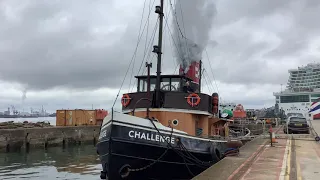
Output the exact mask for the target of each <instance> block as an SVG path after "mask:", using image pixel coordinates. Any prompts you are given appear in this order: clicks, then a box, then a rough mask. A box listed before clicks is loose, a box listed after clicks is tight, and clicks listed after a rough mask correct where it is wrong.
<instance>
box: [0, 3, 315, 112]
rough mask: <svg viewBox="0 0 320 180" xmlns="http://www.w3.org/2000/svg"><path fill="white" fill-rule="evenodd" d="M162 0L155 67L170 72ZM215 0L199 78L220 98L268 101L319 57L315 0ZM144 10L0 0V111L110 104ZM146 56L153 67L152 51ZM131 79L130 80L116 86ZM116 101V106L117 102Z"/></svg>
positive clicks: (153, 18)
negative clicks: (160, 47)
mask: <svg viewBox="0 0 320 180" xmlns="http://www.w3.org/2000/svg"><path fill="white" fill-rule="evenodd" d="M152 2H153V0H150V1H149V0H147V3H146V4H145V11H144V18H143V21H142V23H143V24H142V27H141V29H142V28H143V27H144V25H145V23H146V22H147V15H148V13H149V6H150V8H151V13H150V18H149V23H147V25H146V26H145V31H144V34H143V35H142V38H141V42H140V43H139V47H138V51H137V56H136V58H135V61H134V63H133V64H134V67H133V68H130V71H129V73H128V76H131V74H132V71H133V74H134V75H136V74H138V69H139V67H140V64H141V61H142V59H143V56H144V52H146V51H145V49H146V48H145V47H146V46H145V44H146V43H145V42H146V36H147V35H148V39H147V40H148V41H149V40H150V39H151V35H152V34H153V30H154V27H155V25H156V22H157V14H155V13H154V6H155V5H158V0H156V3H155V4H154V5H152ZM165 2H166V7H165V9H166V11H165V12H166V15H165V16H166V18H167V20H168V21H167V23H165V27H164V41H163V43H164V52H163V53H164V60H163V71H162V72H163V73H174V71H175V68H174V67H176V65H175V63H176V61H175V60H174V59H173V56H174V52H173V50H172V49H173V48H175V47H174V45H173V43H172V39H171V36H170V33H169V31H170V30H172V29H173V28H172V27H171V26H172V23H171V20H170V19H171V18H172V16H173V15H172V13H170V12H169V10H170V4H169V3H168V2H169V1H165ZM172 2H174V0H172ZM150 3H151V5H150ZM214 3H215V7H216V9H215V10H214V9H213V11H216V14H215V17H214V19H213V20H212V22H208V23H212V28H211V30H210V34H209V37H210V39H209V41H208V45H207V47H206V50H207V52H208V55H209V59H208V58H207V56H206V55H205V54H203V62H204V64H205V67H206V72H207V73H205V76H206V77H207V79H208V80H211V81H212V83H211V82H209V83H208V84H210V86H209V89H208V88H207V87H203V89H204V90H205V91H206V92H210V93H212V91H218V92H219V93H220V96H221V98H222V100H223V101H224V102H234V103H241V104H243V105H244V107H245V108H261V107H269V106H272V105H274V102H275V100H274V97H273V95H272V92H274V91H280V87H281V86H280V84H286V83H287V78H288V69H290V68H296V67H298V66H301V65H306V64H307V63H310V62H317V61H319V56H320V53H319V50H320V48H319V47H320V46H319V43H320V23H318V20H317V17H320V1H319V0H281V1H280V0H261V1H256V0H241V1H235V0H214ZM143 7H144V0H135V1H132V0H117V1H116V0H95V1H92V0H60V1H59V0H57V1H53V0H42V1H35V0H23V1H21V0H1V1H0V58H1V60H0V62H1V65H0V110H5V109H6V107H8V106H9V105H14V106H15V107H16V108H18V109H19V110H22V109H24V110H25V111H27V110H28V111H29V110H30V107H33V108H34V109H37V108H40V107H41V105H43V106H44V108H45V109H47V110H48V111H51V112H54V111H55V110H56V109H60V108H70V109H72V108H91V107H92V105H93V107H94V108H105V109H108V108H110V107H111V106H112V103H113V101H114V99H115V97H116V94H117V93H118V90H119V87H120V85H121V82H122V80H123V78H124V76H125V72H126V70H127V68H128V66H129V63H130V61H131V58H132V56H133V53H134V50H135V47H136V44H137V40H138V33H139V27H140V22H141V16H142V12H143ZM184 13H189V14H190V13H192V11H189V10H188V11H186V12H184ZM185 17H186V18H185V19H184V21H185V22H187V21H188V19H187V17H188V16H185ZM156 43H157V37H156V38H155V40H154V43H153V44H156ZM153 44H152V45H153ZM147 52H148V53H146V54H147V55H148V54H149V52H150V51H147ZM148 59H149V60H150V61H152V62H153V63H154V66H153V69H152V72H155V69H156V67H155V62H156V61H155V57H154V56H153V55H151V56H150V57H149V58H148ZM209 60H210V64H211V66H212V69H211V68H210V66H209V63H208V61H209ZM143 67H144V65H143ZM131 69H133V70H131ZM211 70H212V71H211ZM142 71H143V70H141V71H140V73H139V74H141V73H142ZM213 76H214V78H213ZM214 79H215V81H214ZM130 82H131V86H130V87H129V84H130ZM215 84H217V86H216V85H215ZM133 85H134V82H133V80H132V78H131V80H130V78H127V79H126V81H125V85H124V86H123V88H122V91H121V93H122V92H127V91H129V90H132V89H133V88H132V86H133ZM204 85H207V84H204ZM217 87H218V90H216V88H217ZM120 97H121V94H120ZM116 107H121V106H120V103H119V102H118V103H117V105H116Z"/></svg>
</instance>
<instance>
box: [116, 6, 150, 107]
mask: <svg viewBox="0 0 320 180" xmlns="http://www.w3.org/2000/svg"><path fill="white" fill-rule="evenodd" d="M154 2H155V0H154V1H153V3H154ZM150 13H151V11H149V14H148V18H149V17H150ZM146 25H147V23H146V24H145V25H144V27H143V30H142V33H141V36H140V37H139V38H138V41H137V44H136V47H135V50H134V53H133V56H132V58H131V60H130V63H129V66H128V68H127V70H126V73H125V76H124V78H123V80H122V83H121V86H120V88H119V91H118V93H117V96H116V98H115V100H114V102H113V105H112V108H113V107H114V105H115V104H116V102H117V99H118V97H119V94H120V92H121V89H122V87H123V84H124V82H125V80H126V77H127V75H128V72H129V70H130V66H131V64H132V62H133V60H134V59H135V56H136V54H137V50H138V47H139V43H140V40H141V37H142V34H143V32H144V30H145V27H146Z"/></svg>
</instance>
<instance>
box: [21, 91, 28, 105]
mask: <svg viewBox="0 0 320 180" xmlns="http://www.w3.org/2000/svg"><path fill="white" fill-rule="evenodd" d="M27 91H28V90H27V88H25V89H23V91H22V102H24V101H25V100H26V99H27Z"/></svg>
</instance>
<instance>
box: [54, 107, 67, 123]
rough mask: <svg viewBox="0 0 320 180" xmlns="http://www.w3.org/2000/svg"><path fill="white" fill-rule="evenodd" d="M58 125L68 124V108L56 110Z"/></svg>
mask: <svg viewBox="0 0 320 180" xmlns="http://www.w3.org/2000/svg"><path fill="white" fill-rule="evenodd" d="M56 126H66V110H57V111H56Z"/></svg>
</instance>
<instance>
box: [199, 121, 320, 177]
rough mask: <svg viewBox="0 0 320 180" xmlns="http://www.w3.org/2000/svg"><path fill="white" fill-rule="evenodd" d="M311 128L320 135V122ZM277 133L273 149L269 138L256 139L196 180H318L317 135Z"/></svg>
mask: <svg viewBox="0 0 320 180" xmlns="http://www.w3.org/2000/svg"><path fill="white" fill-rule="evenodd" d="M312 125H313V128H314V130H315V131H316V132H317V133H318V134H320V120H318V121H317V120H315V121H312ZM274 130H275V128H274ZM276 131H277V132H276V141H277V143H274V144H273V146H271V145H270V139H269V138H267V137H266V136H265V137H263V136H262V137H259V138H256V139H254V140H252V141H251V142H249V143H247V144H245V145H244V146H243V147H241V149H240V155H239V156H237V157H226V158H224V159H223V160H221V161H220V162H218V163H217V164H215V165H213V166H211V167H210V168H208V169H207V170H205V171H204V172H203V173H201V174H200V175H198V176H196V177H195V178H193V179H194V180H209V179H215V180H238V179H239V180H240V179H241V180H254V179H263V180H278V179H279V180H280V179H281V180H287V179H288V180H289V179H298V180H299V179H310V180H313V179H319V177H317V176H319V173H320V143H319V142H316V141H315V140H314V135H315V133H312V134H310V135H305V134H293V135H286V134H284V133H283V131H282V127H278V129H276Z"/></svg>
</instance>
